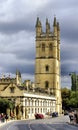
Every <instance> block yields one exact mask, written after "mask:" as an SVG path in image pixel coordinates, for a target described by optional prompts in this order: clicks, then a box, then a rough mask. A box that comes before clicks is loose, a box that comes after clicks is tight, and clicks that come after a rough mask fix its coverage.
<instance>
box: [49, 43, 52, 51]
mask: <svg viewBox="0 0 78 130" xmlns="http://www.w3.org/2000/svg"><path fill="white" fill-rule="evenodd" d="M49 50H50V51H52V44H51V43H50V44H49Z"/></svg>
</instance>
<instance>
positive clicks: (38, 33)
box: [36, 17, 60, 39]
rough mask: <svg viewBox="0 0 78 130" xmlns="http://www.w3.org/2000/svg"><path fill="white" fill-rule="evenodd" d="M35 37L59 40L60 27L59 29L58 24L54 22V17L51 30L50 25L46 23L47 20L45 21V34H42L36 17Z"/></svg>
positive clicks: (40, 25) (40, 24)
mask: <svg viewBox="0 0 78 130" xmlns="http://www.w3.org/2000/svg"><path fill="white" fill-rule="evenodd" d="M36 37H37V38H39V37H43V38H44V37H48V38H54V37H56V38H57V39H59V38H60V27H59V23H58V22H57V20H56V17H54V22H53V30H51V28H50V23H49V22H48V19H46V31H45V32H43V29H42V23H41V21H40V19H39V17H38V18H37V21H36ZM58 37H59V38H58Z"/></svg>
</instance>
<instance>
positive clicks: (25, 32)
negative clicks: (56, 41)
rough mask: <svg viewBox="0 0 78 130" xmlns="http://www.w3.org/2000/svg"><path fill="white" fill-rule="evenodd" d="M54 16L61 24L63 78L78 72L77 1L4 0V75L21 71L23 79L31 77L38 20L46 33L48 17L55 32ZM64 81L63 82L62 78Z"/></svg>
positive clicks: (0, 15)
mask: <svg viewBox="0 0 78 130" xmlns="http://www.w3.org/2000/svg"><path fill="white" fill-rule="evenodd" d="M54 15H56V18H57V21H58V22H59V23H60V31H61V35H60V36H61V75H65V76H66V75H67V76H68V75H69V73H70V72H72V71H78V67H77V66H78V36H77V35H78V18H77V15H78V1H77V0H68V1H65V0H59V1H57V0H45V1H42V0H32V1H31V2H30V1H28V0H20V1H19V3H18V2H17V1H16V0H12V1H11V0H7V1H6V0H1V1H0V61H1V63H0V71H1V73H2V72H6V73H13V74H14V73H15V71H16V68H18V69H20V71H21V73H22V74H24V76H26V77H27V76H28V75H31V76H30V77H32V75H33V74H34V64H35V24H36V18H37V16H39V17H40V20H41V22H42V26H43V31H45V23H46V18H48V19H49V22H50V26H51V30H53V19H54ZM3 59H5V60H3ZM67 81H68V78H67ZM62 82H64V80H63V77H62ZM65 82H66V80H65ZM65 82H64V84H65ZM67 83H68V82H67ZM62 85H63V83H62ZM68 85H69V83H68ZM66 86H67V84H66Z"/></svg>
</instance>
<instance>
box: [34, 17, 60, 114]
mask: <svg viewBox="0 0 78 130" xmlns="http://www.w3.org/2000/svg"><path fill="white" fill-rule="evenodd" d="M35 62H36V63H35V85H36V87H39V88H41V89H44V90H45V92H48V94H50V95H54V96H55V97H56V111H57V112H58V113H61V109H62V108H61V106H62V105H61V87H60V27H59V23H58V22H57V21H56V17H54V22H53V32H52V31H51V29H50V24H49V22H48V19H46V31H45V32H43V31H42V24H41V21H40V20H39V17H38V18H37V22H36V60H35Z"/></svg>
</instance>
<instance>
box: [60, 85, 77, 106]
mask: <svg viewBox="0 0 78 130" xmlns="http://www.w3.org/2000/svg"><path fill="white" fill-rule="evenodd" d="M61 95H62V107H63V109H69V108H77V107H78V91H76V92H75V91H71V90H69V89H67V88H62V90H61Z"/></svg>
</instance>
